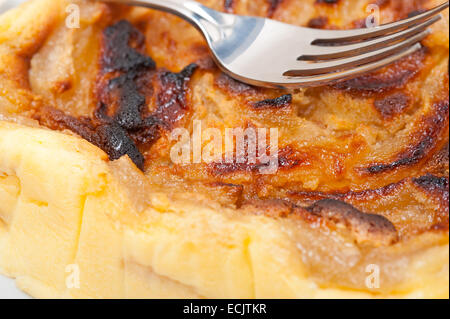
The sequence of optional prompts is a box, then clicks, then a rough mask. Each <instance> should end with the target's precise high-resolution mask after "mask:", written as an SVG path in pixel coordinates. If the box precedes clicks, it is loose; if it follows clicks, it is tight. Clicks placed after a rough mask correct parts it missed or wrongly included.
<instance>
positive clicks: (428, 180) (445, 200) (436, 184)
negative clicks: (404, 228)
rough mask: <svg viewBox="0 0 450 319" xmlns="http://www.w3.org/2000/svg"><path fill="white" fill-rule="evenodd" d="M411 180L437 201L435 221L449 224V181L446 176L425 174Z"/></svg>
mask: <svg viewBox="0 0 450 319" xmlns="http://www.w3.org/2000/svg"><path fill="white" fill-rule="evenodd" d="M413 182H414V183H415V184H416V185H417V186H419V187H420V188H421V189H423V190H424V191H425V192H426V193H427V194H428V195H430V196H431V197H432V198H434V199H435V200H436V201H437V202H438V203H439V214H438V220H437V223H440V224H445V225H446V227H447V228H448V224H449V197H450V196H449V181H448V177H438V176H434V175H432V174H427V175H425V176H421V177H418V178H414V179H413Z"/></svg>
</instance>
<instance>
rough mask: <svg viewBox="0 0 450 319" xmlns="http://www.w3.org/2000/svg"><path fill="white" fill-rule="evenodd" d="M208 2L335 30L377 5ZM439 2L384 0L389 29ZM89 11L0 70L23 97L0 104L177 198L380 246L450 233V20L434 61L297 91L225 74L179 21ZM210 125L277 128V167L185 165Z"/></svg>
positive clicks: (414, 61)
mask: <svg viewBox="0 0 450 319" xmlns="http://www.w3.org/2000/svg"><path fill="white" fill-rule="evenodd" d="M202 2H203V3H205V4H206V5H209V6H210V7H213V8H215V9H218V10H222V11H227V12H234V13H238V14H244V15H260V16H266V17H273V18H274V19H278V20H280V21H284V22H287V23H293V24H299V25H308V26H310V27H314V28H329V29H348V28H353V27H355V26H358V25H361V21H365V16H366V15H367V13H366V12H365V7H366V5H367V4H368V3H369V1H364V0H358V1H344V0H339V1H337V0H335V1H331V0H330V1H325V0H320V1H319V0H307V1H295V0H270V1H269V0H258V1H253V0H252V1H250V0H203V1H202ZM439 2H440V1H438V0H435V1H434V0H415V1H409V0H402V1H394V0H385V1H377V4H378V5H379V6H380V10H381V11H380V15H381V19H382V21H381V22H382V23H386V22H390V21H393V20H397V19H402V18H405V17H407V16H411V15H414V14H417V12H422V11H423V10H426V9H427V8H430V7H433V6H435V5H437V4H439ZM80 3H82V5H83V7H84V8H85V10H84V11H83V16H82V25H81V28H80V29H72V30H69V29H67V28H65V27H64V21H63V17H61V18H60V19H59V20H58V21H59V22H58V23H55V24H54V25H51V26H49V27H48V28H47V30H46V32H43V34H41V35H40V38H39V41H38V42H39V45H35V46H30V47H29V48H28V49H27V51H26V52H25V53H21V54H19V55H14V56H13V59H15V62H14V63H15V66H16V68H17V69H18V70H19V71H20V72H18V74H16V75H14V76H10V75H11V74H10V73H9V72H8V69H3V70H0V76H1V81H0V85H2V86H8V89H9V90H11V91H14V92H16V93H15V94H17V96H16V97H12V96H10V97H6V96H4V95H3V94H1V96H0V98H1V99H2V100H5V99H8V98H9V99H10V100H13V99H14V100H15V103H9V104H8V103H4V104H3V105H11V104H14V105H15V107H12V106H10V107H3V106H0V114H8V115H9V116H10V115H11V114H16V115H17V116H19V115H20V116H24V117H32V118H34V119H36V120H37V121H38V122H39V124H40V125H42V126H46V127H48V128H50V129H53V130H60V131H66V132H67V130H68V131H71V132H72V133H74V134H77V135H79V136H80V137H82V138H84V139H86V140H87V141H89V142H90V143H92V144H94V145H96V146H98V147H99V148H101V149H102V150H103V151H105V152H106V153H107V154H108V155H109V158H110V160H111V161H113V160H117V159H119V158H122V157H123V156H124V155H128V157H129V158H130V159H131V160H132V161H133V162H134V164H135V165H136V166H137V167H138V168H139V169H141V170H142V171H143V172H144V174H145V176H146V179H147V181H148V183H150V184H151V185H153V186H155V187H161V188H163V189H164V190H165V191H166V192H170V193H183V192H185V191H186V190H187V189H189V191H190V192H192V193H197V194H201V196H204V197H205V198H207V199H208V200H209V201H211V202H214V203H218V204H220V205H221V206H223V207H231V208H233V209H235V210H236V211H237V212H239V213H242V214H247V213H249V214H257V215H260V214H262V215H264V216H268V217H271V218H274V219H279V220H282V221H283V222H284V221H288V222H289V221H293V222H296V220H298V219H301V220H302V222H305V223H307V224H309V225H319V227H320V228H322V229H329V230H338V231H342V232H344V233H345V234H346V236H348V237H349V238H351V240H352V241H354V242H355V243H356V244H357V245H361V246H364V247H366V246H370V247H372V248H373V247H382V246H384V247H388V246H392V247H393V246H395V245H398V244H399V243H402V242H403V241H407V240H409V239H411V238H413V237H414V236H418V235H419V234H424V233H432V234H435V233H439V234H441V236H443V237H445V238H447V237H448V227H449V204H448V199H449V183H448V181H449V169H448V166H449V159H448V140H449V96H448V93H449V91H448V88H449V87H448V83H449V82H448V78H449V73H448V21H449V18H448V10H447V11H445V12H444V14H443V20H442V21H440V22H439V23H438V24H436V25H434V26H433V27H432V30H433V32H432V34H431V35H430V36H429V37H428V38H426V39H425V40H424V41H423V49H422V50H420V51H419V52H416V53H414V54H412V55H411V56H409V57H407V58H405V59H403V60H401V61H398V62H397V63H395V64H393V65H390V66H388V67H385V68H384V69H382V70H379V71H376V72H374V73H371V74H368V75H364V76H361V77H359V78H355V79H351V80H347V81H345V82H342V83H339V84H336V85H333V86H327V87H318V88H307V89H298V90H295V91H292V92H287V91H282V90H269V89H263V88H257V87H252V86H249V85H247V84H244V83H240V82H238V81H236V80H233V79H231V78H230V77H228V76H227V75H225V74H223V73H222V72H221V71H220V70H219V69H218V68H217V67H216V66H215V65H214V63H213V62H212V58H211V56H210V54H209V52H208V48H207V46H206V43H205V42H204V40H203V38H202V37H201V36H200V35H199V34H198V32H197V30H195V28H193V27H191V26H189V25H188V24H187V23H186V22H184V21H182V20H181V19H179V18H177V17H174V16H171V15H169V14H166V13H162V12H158V11H153V10H147V9H142V8H134V9H132V8H127V7H124V6H118V5H106V4H99V3H97V4H92V3H90V4H88V3H86V2H83V1H81V2H80ZM344 13H345V14H344ZM81 37H83V39H85V40H84V41H83V42H81V43H79V44H78V45H76V43H77V41H78V40H79V39H80V38H81ZM67 52H70V53H67ZM2 54H3V57H2V59H6V58H5V57H6V56H7V55H6V54H5V53H4V52H0V56H1V55H2ZM274 58H277V57H276V56H274ZM43 61H45V65H44V64H43ZM58 61H64V63H63V64H58V63H60V62H58ZM0 65H2V67H3V65H4V63H3V64H1V63H0ZM19 66H20V67H19ZM17 92H19V93H17ZM21 101H22V102H21ZM197 120H198V121H201V123H202V126H203V128H204V129H206V128H217V129H219V130H220V131H221V132H224V131H225V129H226V128H243V129H245V128H249V127H252V128H277V129H278V131H279V142H278V143H279V151H278V154H277V155H278V164H279V169H278V171H277V173H276V174H275V175H264V174H261V173H260V172H259V168H260V166H261V163H258V162H257V163H254V164H252V163H250V164H246V163H243V164H241V163H232V164H229V163H225V162H223V161H215V162H211V163H192V164H183V165H181V164H175V163H173V162H172V161H171V159H170V150H171V147H172V146H173V145H174V144H175V143H176V141H173V140H172V139H171V138H170V135H171V132H173V130H174V129H176V128H186V129H187V130H188V131H189V132H190V133H191V134H192V132H193V130H194V121H197ZM204 144H206V142H204ZM203 146H205V145H203Z"/></svg>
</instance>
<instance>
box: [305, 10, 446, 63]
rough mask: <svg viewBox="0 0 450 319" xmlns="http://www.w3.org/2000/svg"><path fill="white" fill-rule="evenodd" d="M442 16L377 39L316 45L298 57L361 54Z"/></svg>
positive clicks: (398, 38) (428, 24) (409, 34)
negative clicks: (339, 44) (343, 43)
mask: <svg viewBox="0 0 450 319" xmlns="http://www.w3.org/2000/svg"><path fill="white" fill-rule="evenodd" d="M441 18H442V17H441V16H440V15H439V16H436V17H433V18H432V19H430V20H428V21H425V22H424V23H422V24H419V25H417V26H414V27H412V28H410V29H406V30H404V31H400V32H398V33H394V34H391V35H387V36H384V37H380V38H377V39H375V40H368V41H365V42H361V43H356V44H349V45H343V46H338V47H321V46H318V47H314V48H313V50H312V51H311V54H304V55H302V56H300V57H299V58H298V60H299V61H319V60H321V61H323V60H331V59H338V58H345V57H351V56H357V55H361V54H364V53H367V52H370V51H374V50H378V49H381V48H383V47H386V46H387V45H390V44H393V43H395V42H398V41H401V40H403V39H405V38H408V37H410V36H413V35H415V34H418V33H420V32H422V31H423V30H425V29H426V28H428V27H429V26H430V25H432V24H433V23H435V22H437V21H439V20H440V19H441Z"/></svg>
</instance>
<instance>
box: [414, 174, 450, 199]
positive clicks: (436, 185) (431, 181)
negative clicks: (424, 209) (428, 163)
mask: <svg viewBox="0 0 450 319" xmlns="http://www.w3.org/2000/svg"><path fill="white" fill-rule="evenodd" d="M413 181H414V183H416V184H417V185H419V186H420V187H422V188H423V189H425V190H427V191H431V192H433V191H436V190H439V191H447V194H448V190H449V187H448V178H447V177H437V176H434V175H431V174H427V175H425V176H422V177H418V178H414V179H413Z"/></svg>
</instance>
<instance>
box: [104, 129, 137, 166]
mask: <svg viewBox="0 0 450 319" xmlns="http://www.w3.org/2000/svg"><path fill="white" fill-rule="evenodd" d="M96 133H97V135H98V145H97V146H98V147H100V148H102V149H103V150H104V151H105V152H106V153H107V154H108V155H109V158H110V159H111V160H116V159H119V158H121V157H122V156H124V155H128V156H129V157H130V159H131V160H132V161H133V162H134V164H136V166H137V167H139V168H140V169H141V170H142V169H144V157H143V156H142V154H141V152H140V151H139V149H138V148H137V147H136V145H135V144H134V141H133V140H132V139H131V138H130V137H129V136H128V134H127V131H126V130H125V129H124V128H122V127H121V126H120V125H118V124H116V123H111V124H103V125H100V126H99V127H97V129H96Z"/></svg>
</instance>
